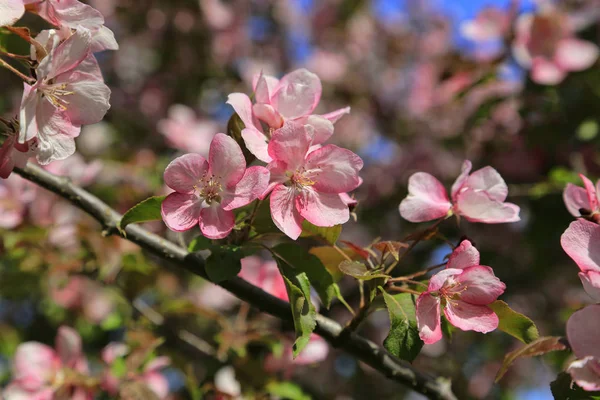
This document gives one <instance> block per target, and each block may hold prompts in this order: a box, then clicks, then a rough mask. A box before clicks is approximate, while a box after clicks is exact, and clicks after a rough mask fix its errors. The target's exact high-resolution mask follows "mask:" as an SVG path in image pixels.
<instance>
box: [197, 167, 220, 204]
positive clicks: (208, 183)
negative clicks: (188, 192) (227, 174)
mask: <svg viewBox="0 0 600 400" xmlns="http://www.w3.org/2000/svg"><path fill="white" fill-rule="evenodd" d="M194 189H196V193H198V196H199V197H201V198H202V199H204V201H206V203H207V204H208V205H210V204H212V203H213V202H217V203H219V202H221V192H222V191H223V185H221V182H220V179H218V178H217V177H215V176H213V175H209V174H207V173H206V172H205V173H204V175H203V176H202V178H201V179H200V180H199V181H198V183H197V184H196V185H195V186H194Z"/></svg>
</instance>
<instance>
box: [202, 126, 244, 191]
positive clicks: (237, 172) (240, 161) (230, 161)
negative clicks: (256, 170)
mask: <svg viewBox="0 0 600 400" xmlns="http://www.w3.org/2000/svg"><path fill="white" fill-rule="evenodd" d="M208 165H209V171H210V173H212V175H213V176H216V177H217V179H218V180H219V182H221V183H222V184H224V185H225V186H227V187H229V186H232V185H235V184H236V183H238V182H239V181H240V179H242V177H243V176H244V171H246V159H245V158H244V153H242V149H241V148H240V145H239V144H237V142H236V141H235V140H234V139H233V138H232V137H230V136H227V135H225V134H224V133H217V134H216V135H215V137H214V138H213V140H212V142H211V143H210V150H209V152H208Z"/></svg>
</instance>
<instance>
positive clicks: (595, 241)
mask: <svg viewBox="0 0 600 400" xmlns="http://www.w3.org/2000/svg"><path fill="white" fill-rule="evenodd" d="M560 244H561V246H562V248H563V250H564V251H565V253H567V254H568V255H569V257H571V258H572V259H573V261H575V263H576V264H577V266H579V269H581V270H582V271H583V272H585V271H596V272H600V245H599V244H600V225H597V224H594V223H593V222H590V221H586V220H584V219H578V220H577V221H573V222H571V224H570V225H569V227H568V228H567V230H566V231H565V232H564V233H563V234H562V236H561V237H560Z"/></svg>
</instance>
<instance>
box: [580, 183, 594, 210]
mask: <svg viewBox="0 0 600 400" xmlns="http://www.w3.org/2000/svg"><path fill="white" fill-rule="evenodd" d="M579 177H580V178H581V180H582V181H583V185H584V186H585V191H586V194H587V197H588V203H589V205H590V208H589V211H592V212H593V211H595V210H597V209H598V197H597V194H596V188H595V187H594V184H593V183H592V181H590V180H589V179H588V178H587V177H586V176H584V175H582V174H579Z"/></svg>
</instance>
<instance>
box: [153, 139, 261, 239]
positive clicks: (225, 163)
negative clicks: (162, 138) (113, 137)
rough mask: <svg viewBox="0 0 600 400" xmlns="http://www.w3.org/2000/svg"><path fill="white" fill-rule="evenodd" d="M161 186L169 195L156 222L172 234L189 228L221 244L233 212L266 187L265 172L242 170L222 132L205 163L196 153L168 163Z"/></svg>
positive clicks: (238, 153)
mask: <svg viewBox="0 0 600 400" xmlns="http://www.w3.org/2000/svg"><path fill="white" fill-rule="evenodd" d="M164 177H165V183H166V184H167V186H169V187H170V188H171V189H173V190H175V192H174V193H171V194H170V195H169V196H167V198H166V199H165V200H164V201H163V203H162V208H161V211H162V217H163V220H164V221H165V223H166V224H167V226H168V227H169V228H170V229H171V230H174V231H177V232H180V231H186V230H188V229H192V228H193V227H194V226H196V225H197V224H198V223H199V224H200V230H201V231H202V234H203V235H204V236H206V237H207V238H210V239H222V238H224V237H226V236H227V235H229V233H230V232H231V230H232V229H233V226H234V215H233V211H232V210H234V209H236V208H240V207H243V206H245V205H247V204H250V203H251V202H252V201H254V200H255V199H257V198H258V197H259V196H260V195H261V194H262V193H263V192H264V191H265V189H266V188H267V186H268V183H269V171H268V170H267V169H266V168H264V167H250V168H248V169H246V160H245V159H244V155H243V154H242V149H240V146H239V145H238V144H237V143H236V142H235V140H233V139H232V138H230V137H229V136H227V135H225V134H223V133H217V134H216V136H215V137H214V139H213V141H212V142H211V144H210V150H209V154H208V161H207V160H206V159H205V158H204V157H202V156H201V155H199V154H186V155H184V156H181V157H179V158H176V159H175V160H173V161H172V162H171V163H170V164H169V165H168V166H167V169H166V170H165V175H164Z"/></svg>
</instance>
